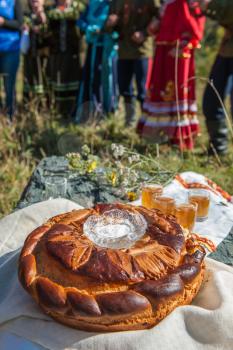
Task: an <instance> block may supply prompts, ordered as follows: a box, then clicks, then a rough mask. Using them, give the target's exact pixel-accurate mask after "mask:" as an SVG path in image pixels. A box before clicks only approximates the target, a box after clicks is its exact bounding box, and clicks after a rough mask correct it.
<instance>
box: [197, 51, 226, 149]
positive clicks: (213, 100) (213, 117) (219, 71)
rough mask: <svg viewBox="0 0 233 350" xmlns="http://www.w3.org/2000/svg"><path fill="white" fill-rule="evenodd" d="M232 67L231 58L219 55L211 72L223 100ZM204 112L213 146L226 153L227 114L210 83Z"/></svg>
mask: <svg viewBox="0 0 233 350" xmlns="http://www.w3.org/2000/svg"><path fill="white" fill-rule="evenodd" d="M230 68H231V67H230V59H229V58H224V57H221V56H217V58H216V61H215V63H214V65H213V67H212V71H211V74H210V81H212V82H213V84H214V87H215V88H216V89H217V91H218V93H219V95H220V97H221V99H222V100H223V101H224V99H225V93H226V87H227V83H228V78H229V76H230V74H231V71H230ZM203 112H204V115H205V117H206V125H207V130H208V133H209V137H210V145H211V147H214V149H215V150H216V152H218V153H222V154H223V153H225V152H226V151H227V144H228V142H227V136H228V129H227V123H226V116H225V114H224V110H223V108H222V106H221V103H220V101H219V98H218V97H217V95H216V93H215V91H214V89H213V88H212V87H211V85H210V84H208V85H207V87H206V90H205V93H204V98H203ZM210 151H211V148H210Z"/></svg>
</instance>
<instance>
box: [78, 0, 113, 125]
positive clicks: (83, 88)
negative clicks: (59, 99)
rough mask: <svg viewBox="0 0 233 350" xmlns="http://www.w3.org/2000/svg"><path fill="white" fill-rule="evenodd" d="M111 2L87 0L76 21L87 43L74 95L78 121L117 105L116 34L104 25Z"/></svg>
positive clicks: (98, 114) (83, 120)
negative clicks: (78, 84)
mask: <svg viewBox="0 0 233 350" xmlns="http://www.w3.org/2000/svg"><path fill="white" fill-rule="evenodd" d="M110 3H111V1H110V0H90V1H89V5H88V7H87V9H86V12H85V13H84V15H83V16H81V18H80V20H79V21H78V23H77V25H78V26H79V28H80V30H81V32H82V33H83V34H85V37H86V42H87V44H88V49H87V56H86V61H85V65H84V69H83V75H82V81H81V84H80V88H79V93H78V99H77V111H76V118H75V120H76V122H77V123H83V122H86V121H87V120H88V119H93V118H95V119H100V118H102V117H103V115H104V114H109V113H111V112H114V111H115V110H116V108H117V106H118V88H117V51H118V45H117V39H118V35H117V33H115V32H114V31H113V32H108V30H106V27H105V24H106V20H107V18H108V15H109V6H110Z"/></svg>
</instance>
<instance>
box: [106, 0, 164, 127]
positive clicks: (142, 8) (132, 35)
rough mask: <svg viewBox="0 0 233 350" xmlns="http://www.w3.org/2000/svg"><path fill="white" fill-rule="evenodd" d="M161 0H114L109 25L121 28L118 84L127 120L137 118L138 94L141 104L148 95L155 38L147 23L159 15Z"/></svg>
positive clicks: (131, 121)
mask: <svg viewBox="0 0 233 350" xmlns="http://www.w3.org/2000/svg"><path fill="white" fill-rule="evenodd" d="M159 7H160V1H159V0H144V1H141V0H112V1H111V8H110V16H109V18H108V21H107V27H108V28H113V29H114V30H116V31H118V32H119V60H118V84H119V90H120V95H121V96H123V98H124V105H125V124H126V125H127V126H132V125H134V124H135V118H136V96H135V93H134V84H133V83H134V78H135V79H136V86H137V100H138V101H139V102H140V105H141V106H142V105H143V103H144V100H145V97H146V81H147V72H148V62H149V58H150V57H153V40H152V38H151V37H150V35H149V33H148V31H147V27H148V25H149V24H150V22H151V21H152V20H153V19H154V17H157V16H158V13H159Z"/></svg>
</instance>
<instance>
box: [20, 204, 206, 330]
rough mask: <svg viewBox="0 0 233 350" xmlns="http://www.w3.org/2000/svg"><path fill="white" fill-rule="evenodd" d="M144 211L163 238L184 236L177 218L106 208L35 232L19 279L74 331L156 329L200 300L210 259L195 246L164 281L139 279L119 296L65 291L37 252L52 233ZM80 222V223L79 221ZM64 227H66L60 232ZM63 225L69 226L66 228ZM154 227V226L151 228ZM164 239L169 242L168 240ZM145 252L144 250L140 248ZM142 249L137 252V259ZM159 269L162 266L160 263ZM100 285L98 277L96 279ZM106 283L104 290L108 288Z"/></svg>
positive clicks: (81, 212)
mask: <svg viewBox="0 0 233 350" xmlns="http://www.w3.org/2000/svg"><path fill="white" fill-rule="evenodd" d="M116 206H117V207H118V208H121V209H126V210H133V211H139V212H140V213H141V214H143V215H144V217H145V218H146V220H147V222H148V224H149V230H152V228H153V229H154V230H155V232H156V234H158V237H160V239H161V232H162V235H166V234H168V235H169V238H170V239H171V235H175V234H177V232H178V235H181V232H182V231H181V229H180V227H179V226H178V225H177V224H176V223H175V222H174V219H173V218H169V217H165V216H163V215H162V214H161V213H159V212H156V211H149V210H147V209H145V208H136V207H132V206H126V205H119V204H117V205H113V206H111V205H102V206H97V207H96V208H94V209H90V210H79V211H74V212H71V213H67V214H63V215H59V216H56V217H54V218H52V219H51V220H50V221H48V223H46V224H44V225H43V226H41V227H39V228H38V229H36V230H34V231H33V232H32V233H31V234H30V235H29V236H28V238H27V239H26V241H25V244H24V247H23V250H22V252H21V255H20V259H19V279H20V281H21V283H22V285H23V287H24V288H25V290H26V291H28V292H29V293H30V294H31V295H32V297H33V298H34V299H35V300H36V302H37V303H38V304H39V305H40V306H41V307H42V309H43V310H44V311H45V312H46V313H47V314H49V315H50V316H52V317H53V318H55V319H56V320H58V321H60V322H62V323H64V324H67V325H69V326H72V327H75V328H79V329H84V330H88V331H118V330H131V329H144V328H150V327H152V326H153V325H155V324H157V323H158V322H159V321H160V320H162V319H163V318H164V317H165V316H166V315H167V314H169V313H170V312H171V311H172V310H173V309H175V308H176V307H177V306H179V305H184V304H188V303H190V302H191V301H192V299H193V298H194V296H195V295H196V294H197V292H198V290H199V288H200V285H201V283H202V280H203V276H204V263H203V259H204V255H205V254H204V253H203V251H202V250H198V248H197V246H195V252H193V251H192V254H189V252H188V251H186V248H185V242H184V249H183V250H182V253H183V256H182V262H181V263H180V264H178V266H175V267H174V269H173V270H172V271H169V272H167V274H165V275H163V276H162V277H161V276H159V275H158V276H159V278H157V279H156V278H154V279H150V278H139V279H138V280H137V281H135V282H134V281H132V280H129V281H127V283H120V284H119V285H120V288H118V287H117V289H116V291H115V290H112V289H111V284H112V283H111V282H109V286H110V288H109V289H110V291H107V292H106V290H105V289H106V288H105V289H104V291H103V290H102V291H98V290H97V291H95V290H93V291H92V289H91V288H90V289H86V290H85V289H82V290H80V289H79V288H77V287H74V286H72V283H71V285H68V286H67V285H66V286H64V285H62V283H58V281H54V280H53V279H52V278H50V276H46V274H45V275H43V274H40V273H39V271H38V266H37V248H38V246H39V244H40V242H42V241H43V239H46V235H48V234H49V232H51V229H54V228H56V227H57V230H58V231H59V230H61V229H63V228H64V225H68V226H69V225H70V224H71V223H72V222H75V225H74V226H77V227H79V228H80V226H79V224H78V223H79V222H83V221H84V220H85V219H86V218H87V217H88V216H89V215H92V214H93V213H96V212H99V213H102V212H103V211H104V210H105V209H106V210H109V209H111V208H115V207H116ZM73 220H75V221H73ZM56 225H60V226H56ZM62 225H63V226H62ZM151 225H152V226H151ZM162 239H164V237H163V238H162ZM189 248H190V247H189ZM138 249H139V250H140V248H138ZM138 249H135V250H134V248H132V251H133V253H134V254H136V255H137V254H138ZM130 251H131V249H130V250H129V252H130ZM158 263H159V261H158ZM59 264H60V262H59ZM96 278H97V280H98V276H96ZM106 284H108V283H106V282H105V283H104V282H103V281H100V285H105V286H106Z"/></svg>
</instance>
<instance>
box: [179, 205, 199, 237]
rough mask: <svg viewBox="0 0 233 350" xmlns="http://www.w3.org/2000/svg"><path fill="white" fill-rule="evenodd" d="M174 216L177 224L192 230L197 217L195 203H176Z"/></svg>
mask: <svg viewBox="0 0 233 350" xmlns="http://www.w3.org/2000/svg"><path fill="white" fill-rule="evenodd" d="M175 216H176V219H177V222H178V224H180V225H181V226H182V227H183V228H185V229H188V230H189V231H190V232H192V230H193V228H194V225H195V221H196V217H197V204H196V203H193V204H191V203H184V204H179V205H177V206H176V207H175Z"/></svg>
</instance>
